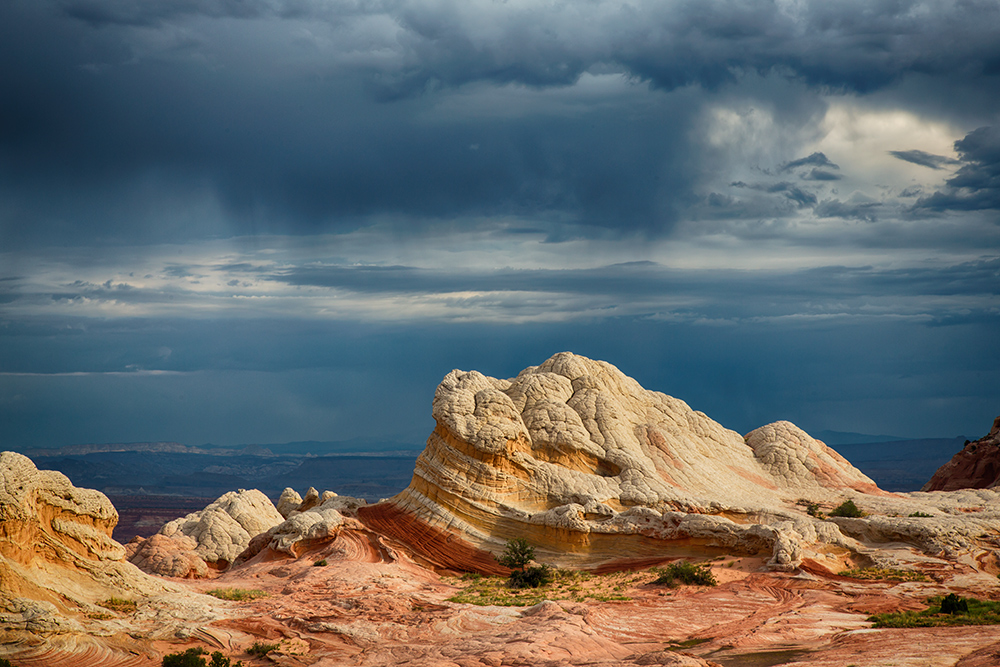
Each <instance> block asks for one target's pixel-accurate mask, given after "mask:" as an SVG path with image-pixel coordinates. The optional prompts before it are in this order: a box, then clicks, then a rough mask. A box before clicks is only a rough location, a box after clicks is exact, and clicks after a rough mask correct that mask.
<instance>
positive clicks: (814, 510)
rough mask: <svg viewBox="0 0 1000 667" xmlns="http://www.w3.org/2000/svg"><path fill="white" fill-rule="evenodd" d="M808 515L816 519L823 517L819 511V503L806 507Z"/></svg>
mask: <svg viewBox="0 0 1000 667" xmlns="http://www.w3.org/2000/svg"><path fill="white" fill-rule="evenodd" d="M806 514H808V515H809V516H815V517H822V516H823V513H822V512H820V511H819V503H809V504H808V505H806Z"/></svg>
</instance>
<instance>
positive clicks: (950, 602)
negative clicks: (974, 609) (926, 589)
mask: <svg viewBox="0 0 1000 667" xmlns="http://www.w3.org/2000/svg"><path fill="white" fill-rule="evenodd" d="M941 613H942V614H952V615H955V614H968V613H969V601H968V600H965V599H963V598H960V597H958V596H957V595H955V594H954V593H948V595H946V596H945V597H944V599H943V600H941Z"/></svg>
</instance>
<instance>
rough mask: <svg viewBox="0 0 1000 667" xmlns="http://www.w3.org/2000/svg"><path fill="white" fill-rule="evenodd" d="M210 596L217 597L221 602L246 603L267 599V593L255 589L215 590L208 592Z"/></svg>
mask: <svg viewBox="0 0 1000 667" xmlns="http://www.w3.org/2000/svg"><path fill="white" fill-rule="evenodd" d="M208 595H211V596H212V597H217V598H219V599H220V600H231V601H233V602H246V601H247V600H256V599H257V598H266V597H267V593H265V592H264V591H261V590H257V589H255V588H254V589H247V588H213V589H212V590H210V591H208Z"/></svg>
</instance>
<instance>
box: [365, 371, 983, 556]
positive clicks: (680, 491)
mask: <svg viewBox="0 0 1000 667" xmlns="http://www.w3.org/2000/svg"><path fill="white" fill-rule="evenodd" d="M433 416H434V419H435V421H436V427H435V429H434V431H433V432H432V433H431V435H430V437H429V438H428V441H427V446H426V449H425V450H424V452H423V453H422V454H421V456H420V457H419V458H418V460H417V463H416V468H415V470H414V475H413V479H412V482H411V484H410V486H409V487H408V488H407V489H406V490H404V491H403V492H402V493H400V494H399V495H397V496H395V497H394V498H392V499H391V500H390V501H389V502H387V503H382V504H380V505H375V506H372V507H369V508H361V510H360V511H359V518H360V519H361V520H362V521H364V522H365V523H367V524H368V525H370V526H372V527H374V528H376V529H377V530H380V531H383V532H386V533H390V534H393V533H394V534H395V536H396V537H397V538H398V539H400V540H401V541H403V542H406V543H408V544H410V545H411V546H413V547H414V548H415V549H416V550H417V551H422V552H423V553H424V554H425V555H427V557H428V558H429V559H430V560H431V561H432V562H437V563H438V564H440V565H443V566H446V567H452V568H456V569H462V568H463V567H466V568H468V569H480V570H484V569H485V570H489V569H490V567H489V564H488V560H489V559H488V558H483V557H481V556H477V555H476V554H477V553H482V551H484V550H485V551H492V552H496V551H497V550H499V549H500V548H502V545H503V543H504V542H505V541H506V540H508V539H510V538H513V537H525V538H527V539H528V540H529V541H530V542H532V543H533V544H534V545H536V546H537V547H538V548H539V549H540V554H541V555H542V556H543V557H544V559H545V560H547V561H548V562H550V563H554V564H560V565H575V566H595V565H599V564H601V563H607V562H609V561H615V560H632V561H636V560H638V559H656V558H663V557H665V556H668V555H679V554H683V553H684V552H685V550H687V552H691V551H692V550H701V551H704V550H706V549H707V550H711V549H724V550H727V551H729V552H745V553H758V552H764V553H770V554H771V561H770V565H771V566H772V567H775V568H781V569H788V568H791V567H793V566H794V565H795V564H797V563H798V562H799V561H800V560H801V558H802V555H803V552H804V550H806V549H809V548H811V545H817V544H818V545H827V547H834V548H835V549H839V550H840V551H841V552H843V553H847V552H855V553H857V552H861V551H863V550H864V548H865V547H864V545H863V544H862V542H860V541H859V538H858V537H857V536H865V535H874V534H876V533H878V534H884V533H885V530H882V532H881V533H879V532H878V531H875V532H871V531H869V532H865V531H860V530H858V529H856V528H853V529H852V530H851V531H848V532H851V533H852V534H853V535H855V536H854V537H852V536H851V535H848V534H845V532H843V531H842V530H841V527H840V525H839V524H838V523H836V522H833V521H825V520H821V519H820V518H818V517H815V516H810V515H809V514H807V512H806V509H807V507H806V505H807V504H808V503H802V502H801V499H808V500H809V501H810V503H815V505H816V506H817V507H819V506H822V507H825V508H832V507H834V506H836V505H838V504H840V503H841V502H843V501H844V500H846V499H848V498H853V499H857V501H858V502H860V503H861V504H863V505H866V506H868V507H872V508H875V507H877V508H879V509H878V511H880V512H883V513H886V514H896V515H899V514H900V513H902V512H903V511H913V510H912V509H909V508H910V507H911V506H920V502H919V501H917V500H914V499H906V498H903V497H902V496H899V495H893V494H887V493H885V492H883V491H882V490H880V489H879V488H878V487H877V486H876V485H875V483H874V482H872V480H871V479H869V478H868V477H866V476H865V475H864V474H863V473H861V472H860V471H859V470H857V469H856V468H854V467H853V466H852V465H851V464H850V463H849V462H848V461H847V460H845V459H844V458H843V457H841V456H840V455H839V454H837V453H836V452H835V451H833V450H832V449H831V448H829V447H827V446H826V445H825V444H823V443H822V442H820V441H818V440H815V439H813V438H812V437H810V436H809V435H808V434H807V433H805V432H804V431H802V430H801V429H799V428H798V427H796V426H795V425H794V424H791V423H789V422H776V423H773V424H769V425H767V426H764V427H761V428H759V429H757V430H755V431H753V432H751V433H749V434H748V435H747V436H746V437H745V438H744V437H743V436H741V435H740V434H739V433H736V432H735V431H732V430H729V429H726V428H724V427H723V426H722V425H720V424H718V423H716V422H715V421H713V420H712V419H710V418H709V417H708V416H707V415H705V414H704V413H702V412H698V411H696V410H693V409H691V408H690V407H689V406H688V405H687V404H686V403H685V402H683V401H681V400H679V399H676V398H673V397H670V396H667V395H666V394H663V393H660V392H656V391H649V390H646V389H644V388H643V387H642V386H640V385H639V383H638V382H636V381H635V380H634V379H632V378H630V377H628V376H626V375H625V374H624V373H622V372H621V371H620V370H618V369H617V368H615V367H614V366H612V365H611V364H609V363H606V362H603V361H594V360H591V359H587V358H585V357H581V356H578V355H575V354H571V353H568V352H564V353H560V354H557V355H555V356H553V357H552V358H550V359H548V360H547V361H546V362H544V363H543V364H541V365H540V366H534V367H530V368H527V369H525V370H524V371H522V372H521V373H520V374H519V375H518V376H517V377H516V378H513V379H509V380H502V379H496V378H491V377H487V376H485V375H483V374H481V373H478V372H476V371H469V372H466V371H459V370H455V371H452V372H451V373H449V374H448V375H447V376H446V377H445V378H444V380H443V381H442V382H441V384H440V385H439V386H438V388H437V391H436V393H435V396H434V403H433ZM947 502H951V501H947ZM956 502H959V501H956ZM897 506H898V507H897ZM814 513H815V512H814ZM902 516H904V517H905V516H906V514H903V515H902ZM890 523H892V525H893V526H894V527H893V528H892V531H896V532H901V533H907V534H910V533H914V531H916V532H919V530H918V527H912V528H913V530H911V527H908V526H909V524H908V523H907V522H906V521H905V520H902V521H897V520H895V519H894V520H893V521H891V522H890ZM897 524H899V525H897ZM400 526H405V528H399V527H400ZM979 529H980V527H970V528H969V530H970V531H973V532H974V531H976V530H979ZM907 531H910V532H909V533H908V532H907ZM914 534H916V533H914ZM970 534H971V533H970ZM914 539H915V540H917V539H923V538H914ZM927 539H929V540H931V541H933V537H928V538H927ZM939 546H940V545H938V546H936V547H934V548H938V547H939ZM823 548H824V549H825V547H823ZM462 550H465V551H464V555H463V556H461V557H459V556H456V555H455V553H456V552H458V551H462ZM826 550H827V551H828V550H829V549H826ZM477 558H478V561H477V562H476V563H473V562H472V561H474V560H476V559H477ZM494 567H495V566H494Z"/></svg>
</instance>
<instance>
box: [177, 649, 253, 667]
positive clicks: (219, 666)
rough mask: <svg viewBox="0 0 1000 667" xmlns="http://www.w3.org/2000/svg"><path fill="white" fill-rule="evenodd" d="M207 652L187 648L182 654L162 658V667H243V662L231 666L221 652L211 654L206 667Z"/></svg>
mask: <svg viewBox="0 0 1000 667" xmlns="http://www.w3.org/2000/svg"><path fill="white" fill-rule="evenodd" d="M203 655H208V651H206V650H205V649H203V648H201V647H195V648H189V649H188V650H186V651H184V652H183V653H171V654H170V655H165V656H163V662H162V663H161V664H162V667H243V661H242V660H241V661H240V662H237V663H236V665H233V664H232V662H230V660H229V658H227V657H226V656H224V655H222V651H215V652H214V653H212V662H210V663H208V665H207V666H206V664H205V658H203V657H201V656H203Z"/></svg>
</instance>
